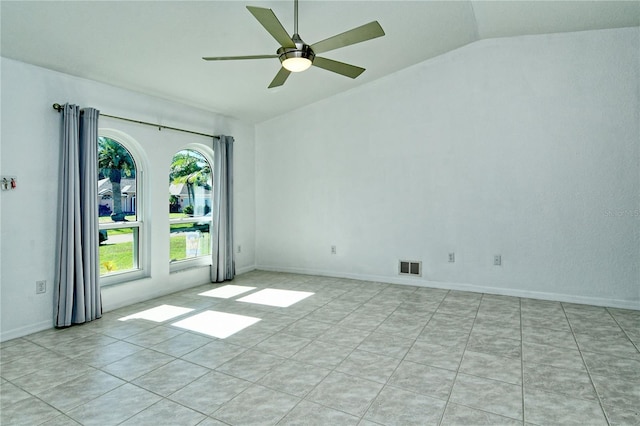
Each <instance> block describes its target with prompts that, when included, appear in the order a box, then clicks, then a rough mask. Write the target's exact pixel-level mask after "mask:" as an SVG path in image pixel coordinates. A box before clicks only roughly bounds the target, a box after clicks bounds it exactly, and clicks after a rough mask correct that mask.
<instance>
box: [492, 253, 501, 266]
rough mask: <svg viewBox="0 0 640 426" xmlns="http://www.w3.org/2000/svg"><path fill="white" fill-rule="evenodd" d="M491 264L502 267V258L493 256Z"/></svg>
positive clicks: (497, 255)
mask: <svg viewBox="0 0 640 426" xmlns="http://www.w3.org/2000/svg"><path fill="white" fill-rule="evenodd" d="M493 264H494V265H495V266H502V256H501V255H499V254H496V255H495V256H493Z"/></svg>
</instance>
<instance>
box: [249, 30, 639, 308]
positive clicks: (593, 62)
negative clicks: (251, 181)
mask: <svg viewBox="0 0 640 426" xmlns="http://www.w3.org/2000/svg"><path fill="white" fill-rule="evenodd" d="M639 38H640V36H639V30H638V28H632V29H620V30H605V31H590V32H580V33H568V34H556V35H544V36H527V37H517V38H508V39H494V40H486V41H481V42H478V43H474V44H471V45H468V46H466V47H464V48H461V49H458V50H456V51H453V52H450V53H448V54H445V55H442V56H440V57H438V58H435V59H432V60H429V61H426V62H424V63H421V64H418V65H416V66H414V67H411V68H409V69H406V70H403V71H401V72H398V73H396V74H394V75H392V76H389V77H387V78H383V79H380V80H377V81H375V82H373V83H371V84H368V85H366V86H362V87H359V88H356V89H354V90H351V91H349V92H347V93H344V94H341V95H339V96H335V97H332V98H329V99H326V100H324V101H321V102H318V103H316V104H314V105H311V106H308V107H306V108H302V109H299V110H296V111H295V112H292V113H289V114H286V115H285V116H281V117H278V118H275V119H273V120H270V121H267V122H264V123H261V124H259V125H258V126H257V127H256V194H257V201H256V207H257V212H256V217H257V236H256V245H257V266H258V267H259V268H264V269H272V270H280V271H295V272H303V273H317V274H326V275H333V276H344V277H354V278H364V279H371V280H380V281H387V282H397V283H405V284H415V285H427V286H439V287H445V288H457V289H468V290H475V291H485V292H492V293H498V294H510V295H517V296H531V297H539V298H548V299H555V300H564V301H575V302H585V303H593V304H602V305H609V306H621V307H631V308H638V309H640V226H639V224H640V200H639V197H638V194H639V193H640V184H639V181H640V167H639V157H640V156H639V145H640V142H639V141H640V132H639V124H638V123H639V100H638V97H639V95H638V93H639V91H638V81H639V79H640V75H639V69H640V66H639V56H640V55H639V53H638V52H640V43H639ZM336 78H338V77H336ZM331 245H336V246H337V254H336V255H332V254H330V247H331ZM449 252H455V254H456V262H455V263H448V253H449ZM494 254H501V255H502V262H503V263H502V266H500V267H498V266H493V256H494ZM399 259H408V260H420V261H422V262H423V268H424V271H423V276H422V278H413V277H411V278H402V277H400V276H399V275H398V271H397V267H398V266H397V263H398V260H399Z"/></svg>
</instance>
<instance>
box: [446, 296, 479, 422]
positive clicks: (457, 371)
mask: <svg viewBox="0 0 640 426" xmlns="http://www.w3.org/2000/svg"><path fill="white" fill-rule="evenodd" d="M448 295H449V292H448V293H447V296H448ZM484 296H485V294H484V293H481V295H480V301H479V302H478V307H477V308H476V314H475V315H474V317H473V323H471V328H470V329H469V335H468V336H467V341H466V343H465V344H464V349H463V350H462V356H461V357H460V363H459V364H458V368H456V374H455V376H454V377H453V381H452V382H451V389H450V390H449V395H448V397H447V401H446V402H445V404H444V409H443V410H442V414H441V415H440V419H439V420H438V424H441V423H442V420H444V415H445V413H446V412H447V407H448V406H449V402H450V401H451V394H452V393H453V387H454V386H455V385H456V381H457V380H458V374H459V373H460V366H461V365H462V360H463V359H464V354H465V353H466V352H467V347H468V346H469V340H471V333H473V327H474V326H475V324H476V319H477V318H478V311H479V310H480V305H481V304H482V299H484ZM445 298H446V297H445ZM443 301H444V299H443Z"/></svg>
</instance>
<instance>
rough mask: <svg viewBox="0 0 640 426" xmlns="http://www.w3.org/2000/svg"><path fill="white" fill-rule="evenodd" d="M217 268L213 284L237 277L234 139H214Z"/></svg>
mask: <svg viewBox="0 0 640 426" xmlns="http://www.w3.org/2000/svg"><path fill="white" fill-rule="evenodd" d="M212 220H213V221H212V224H211V228H212V229H211V235H212V237H213V239H214V240H213V262H212V263H213V264H212V266H211V281H212V282H222V281H225V280H232V279H233V277H234V276H235V275H236V264H235V259H234V257H233V138H232V137H231V136H220V137H218V138H214V139H213V210H212Z"/></svg>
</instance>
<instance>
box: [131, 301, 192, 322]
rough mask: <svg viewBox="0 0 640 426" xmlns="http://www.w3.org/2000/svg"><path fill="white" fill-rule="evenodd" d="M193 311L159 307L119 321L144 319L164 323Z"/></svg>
mask: <svg viewBox="0 0 640 426" xmlns="http://www.w3.org/2000/svg"><path fill="white" fill-rule="evenodd" d="M191 311H193V309H189V308H182V307H180V306H173V305H160V306H156V307H155V308H151V309H147V310H145V311H140V312H136V313H135V314H131V315H128V316H126V317H122V318H120V319H119V320H120V321H128V320H131V319H144V320H148V321H153V322H164V321H167V320H170V319H173V318H176V317H179V316H180V315H184V314H186V313H189V312H191Z"/></svg>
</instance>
